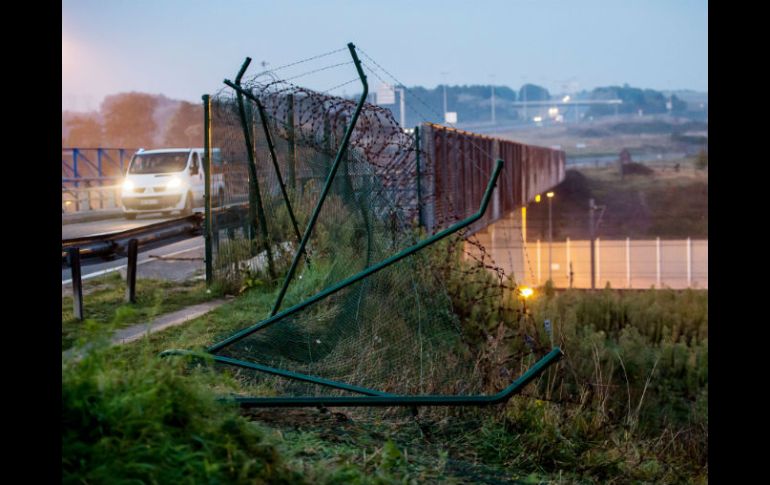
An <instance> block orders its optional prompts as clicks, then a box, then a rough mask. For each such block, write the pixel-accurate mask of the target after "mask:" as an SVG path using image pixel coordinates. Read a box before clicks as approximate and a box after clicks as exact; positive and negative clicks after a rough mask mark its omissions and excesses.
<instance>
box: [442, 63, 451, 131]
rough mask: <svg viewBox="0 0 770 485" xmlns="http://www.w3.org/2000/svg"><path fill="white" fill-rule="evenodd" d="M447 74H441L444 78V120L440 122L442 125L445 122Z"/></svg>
mask: <svg viewBox="0 0 770 485" xmlns="http://www.w3.org/2000/svg"><path fill="white" fill-rule="evenodd" d="M447 74H449V73H448V72H442V73H441V76H442V77H443V78H444V83H443V86H444V120H442V123H443V122H444V121H446V75H447Z"/></svg>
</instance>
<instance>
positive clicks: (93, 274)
mask: <svg viewBox="0 0 770 485" xmlns="http://www.w3.org/2000/svg"><path fill="white" fill-rule="evenodd" d="M202 247H204V245H203V244H201V245H199V246H195V247H192V248H189V249H182V250H181V251H174V252H173V253H168V254H165V255H164V256H166V257H167V256H176V255H177V254H182V253H187V252H190V251H195V250H196V249H200V248H202ZM154 261H157V259H154V258H149V257H148V258H147V259H145V260H142V261H137V263H136V265H137V266H139V265H140V264H144V263H152V262H154ZM126 266H128V265H127V264H123V265H120V266H115V267H114V268H107V269H103V270H100V271H95V272H93V273H88V274H87V275H84V276H82V277H81V278H80V279H81V280H87V279H90V278H96V277H97V276H101V275H104V274H107V273H111V272H113V271H120V270H121V269H123V268H125V267H126ZM69 283H72V278H70V279H68V280H63V281H62V282H61V284H62V286H64V285H66V284H69Z"/></svg>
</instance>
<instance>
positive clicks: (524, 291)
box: [518, 286, 534, 315]
mask: <svg viewBox="0 0 770 485" xmlns="http://www.w3.org/2000/svg"><path fill="white" fill-rule="evenodd" d="M518 290H519V295H520V296H521V300H522V302H523V303H524V315H526V314H527V298H529V297H530V296H532V295H533V294H534V291H533V290H532V288H530V287H529V286H521V287H519V288H518Z"/></svg>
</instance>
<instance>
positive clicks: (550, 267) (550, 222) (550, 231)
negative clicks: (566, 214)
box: [545, 192, 553, 284]
mask: <svg viewBox="0 0 770 485" xmlns="http://www.w3.org/2000/svg"><path fill="white" fill-rule="evenodd" d="M545 196H546V197H548V279H549V280H550V281H551V284H553V280H552V279H551V276H552V274H551V272H552V271H553V212H552V210H551V205H552V201H553V192H548V193H546V194H545Z"/></svg>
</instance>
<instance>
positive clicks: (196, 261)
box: [61, 236, 204, 285]
mask: <svg viewBox="0 0 770 485" xmlns="http://www.w3.org/2000/svg"><path fill="white" fill-rule="evenodd" d="M203 252H204V249H203V237H202V236H194V237H185V238H179V239H177V240H174V241H172V242H171V243H169V242H168V241H164V242H162V243H160V244H158V245H151V246H144V247H142V248H140V251H139V257H138V260H137V266H138V267H139V269H137V275H138V276H139V277H142V278H162V279H170V280H177V281H181V280H185V279H188V278H190V277H193V276H194V275H195V273H199V272H201V271H202V270H203V268H204V263H203ZM164 258H168V259H164ZM126 262H127V259H126V258H116V259H114V260H112V261H104V260H103V259H99V258H88V259H83V260H82V267H81V274H82V278H83V279H84V280H86V279H90V278H94V277H96V276H101V275H103V274H106V273H110V272H113V271H122V272H124V273H125V268H126ZM71 277H72V274H71V272H70V269H69V268H65V267H62V271H61V279H62V285H65V284H69V283H70V279H71Z"/></svg>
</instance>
